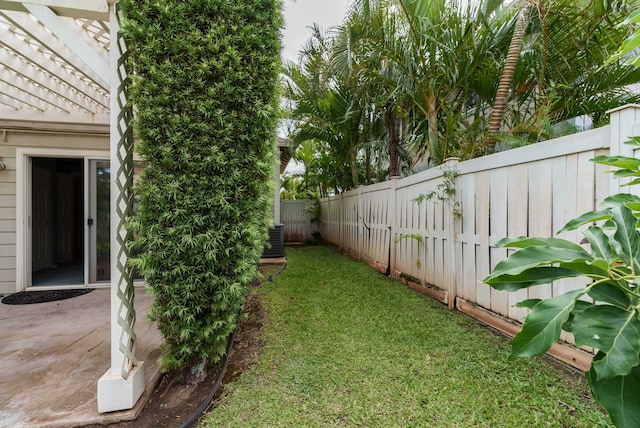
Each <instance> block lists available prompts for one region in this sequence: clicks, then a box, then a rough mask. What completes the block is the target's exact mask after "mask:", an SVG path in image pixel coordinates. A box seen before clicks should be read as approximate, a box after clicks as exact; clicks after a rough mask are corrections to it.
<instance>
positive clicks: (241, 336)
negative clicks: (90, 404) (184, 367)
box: [85, 296, 265, 428]
mask: <svg viewBox="0 0 640 428" xmlns="http://www.w3.org/2000/svg"><path fill="white" fill-rule="evenodd" d="M264 315H265V314H264V311H263V309H262V306H261V305H260V300H259V298H258V297H255V296H249V297H248V298H247V303H246V305H245V309H244V314H243V318H242V320H241V322H240V325H239V327H238V332H237V334H236V337H235V341H234V343H233V348H232V350H231V355H230V357H229V363H228V366H227V370H226V373H225V376H224V379H223V382H222V385H221V387H220V389H219V390H218V393H217V395H216V397H215V398H214V402H213V404H212V405H215V399H217V398H218V396H219V395H220V394H221V393H222V392H223V391H224V388H225V385H227V384H229V383H230V382H233V381H234V380H235V379H237V378H238V376H240V375H241V374H242V372H244V371H245V370H247V369H248V368H249V367H250V366H251V365H253V363H254V362H255V361H256V359H257V356H258V352H259V351H260V349H261V348H262V345H263V344H262V342H261V339H260V330H261V329H262V326H263V325H264ZM218 370H219V368H218V367H211V368H210V369H209V370H208V376H207V378H206V379H205V380H204V381H203V382H200V383H199V384H197V385H185V384H182V383H180V381H179V380H178V379H177V377H176V375H172V374H165V375H163V377H162V379H161V381H160V383H159V384H158V386H157V387H156V389H155V391H154V392H153V394H152V396H151V398H150V399H149V402H148V403H147V405H146V406H145V408H144V410H143V411H142V413H141V414H140V416H139V417H138V418H137V419H136V420H135V421H130V422H119V423H117V424H112V425H108V426H109V428H134V427H135V428H143V427H144V428H146V427H149V428H151V427H153V428H162V427H166V428H175V427H178V426H180V425H181V424H183V423H184V422H185V421H186V420H187V419H189V418H190V417H191V415H192V414H193V413H194V412H195V410H196V409H197V408H198V406H200V404H201V403H202V402H203V401H204V400H205V399H206V398H207V396H208V395H209V393H210V392H211V390H212V388H213V386H214V383H215V381H216V378H217V376H218ZM205 414H206V412H205ZM100 426H101V425H90V426H87V427H85V428H99V427H100ZM194 426H195V424H194Z"/></svg>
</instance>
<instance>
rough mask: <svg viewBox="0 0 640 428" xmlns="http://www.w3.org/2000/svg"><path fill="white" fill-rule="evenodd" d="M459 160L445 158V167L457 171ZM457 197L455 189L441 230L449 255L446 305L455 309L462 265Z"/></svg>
mask: <svg viewBox="0 0 640 428" xmlns="http://www.w3.org/2000/svg"><path fill="white" fill-rule="evenodd" d="M459 161H460V159H458V158H448V159H445V161H444V165H445V168H446V169H447V170H450V171H457V170H458V163H459ZM443 178H444V177H443ZM459 187H460V179H459V178H458V177H456V179H455V189H459ZM459 197H460V196H459V192H458V191H456V193H455V194H454V195H453V198H454V200H453V201H451V203H450V204H449V205H448V207H449V209H447V208H446V206H445V207H444V216H445V218H444V227H445V230H444V231H443V232H444V233H443V237H444V239H446V246H447V254H448V255H449V260H445V262H444V265H445V266H444V277H445V278H444V280H445V286H446V287H447V295H448V300H449V301H448V305H449V308H451V309H455V307H456V297H458V283H457V277H458V274H457V266H462V261H461V260H462V245H460V243H456V241H457V240H458V239H457V238H458V235H459V234H460V227H461V223H460V218H459V216H456V213H455V207H456V205H455V204H456V202H457V201H458V200H459V199H458V198H459ZM471 208H472V207H471ZM464 209H465V207H462V210H464Z"/></svg>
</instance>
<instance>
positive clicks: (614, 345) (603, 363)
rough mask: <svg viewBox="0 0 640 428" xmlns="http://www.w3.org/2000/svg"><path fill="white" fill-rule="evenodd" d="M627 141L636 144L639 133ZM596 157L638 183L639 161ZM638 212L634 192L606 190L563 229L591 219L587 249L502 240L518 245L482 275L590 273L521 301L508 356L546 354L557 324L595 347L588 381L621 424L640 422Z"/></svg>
mask: <svg viewBox="0 0 640 428" xmlns="http://www.w3.org/2000/svg"><path fill="white" fill-rule="evenodd" d="M628 144H631V145H633V146H636V147H640V138H637V137H636V138H633V139H632V140H631V141H629V142H628ZM593 161H594V162H597V163H601V164H605V165H610V166H613V167H616V168H619V170H617V171H616V172H615V173H614V176H616V177H629V178H632V181H631V182H630V183H629V184H630V185H631V184H640V159H635V158H629V157H624V156H599V157H597V158H595V159H593ZM639 218H640V197H639V196H636V195H633V194H626V193H624V194H616V195H613V196H610V197H608V198H606V199H605V200H604V208H603V209H601V210H597V211H591V212H588V213H585V214H583V215H581V216H580V217H578V218H576V219H574V220H572V221H570V222H569V223H567V225H566V226H565V227H564V228H563V230H562V231H564V230H575V229H577V228H579V227H581V226H586V225H589V226H588V227H587V228H586V229H584V231H583V234H584V236H585V238H586V241H587V242H588V244H589V246H590V250H587V249H585V248H583V247H582V246H581V245H578V244H576V243H573V242H570V241H567V240H564V239H558V238H516V239H509V238H507V239H503V240H502V241H500V242H499V243H498V245H499V246H502V247H508V248H517V249H518V251H516V252H515V253H513V254H512V255H511V256H509V257H508V258H507V259H505V260H503V261H501V262H500V263H498V265H497V266H496V268H495V269H494V271H493V272H492V273H491V275H489V276H488V277H487V278H485V280H484V281H485V282H486V283H487V284H489V285H490V286H491V287H493V288H496V289H498V290H507V291H517V290H521V289H524V288H527V287H531V286H534V285H539V284H549V283H551V282H553V281H555V280H558V279H561V278H568V277H578V276H585V277H587V278H589V279H591V282H590V283H589V284H588V285H587V286H585V287H584V288H582V289H578V290H573V291H569V292H567V293H565V294H562V295H559V296H555V297H552V298H549V299H545V300H540V299H531V300H526V301H523V302H520V303H519V304H518V306H520V307H527V308H529V309H531V312H530V313H529V315H528V316H527V318H526V319H525V322H524V325H523V326H522V330H521V331H520V333H518V334H517V335H516V337H515V338H514V340H513V345H512V353H511V355H512V356H514V357H515V356H524V357H531V356H536V355H541V354H544V353H545V352H547V351H548V350H549V348H550V347H551V345H552V344H553V343H555V342H557V341H558V338H559V336H560V331H561V330H565V331H568V332H571V333H573V335H574V337H575V342H576V345H578V346H590V347H593V348H595V349H596V350H597V353H596V355H595V357H594V359H593V363H592V365H591V369H590V370H589V372H587V373H586V377H587V382H588V383H589V385H590V387H591V390H592V392H593V394H594V396H595V398H596V400H597V401H598V402H599V403H600V404H601V405H602V406H603V407H604V408H605V409H606V410H607V411H608V412H609V415H610V416H611V419H612V421H613V423H614V424H615V425H616V426H618V427H638V426H640V229H639V223H638V219H639ZM597 221H599V222H600V223H599V224H597V225H596V224H594V222H597ZM562 231H560V232H562Z"/></svg>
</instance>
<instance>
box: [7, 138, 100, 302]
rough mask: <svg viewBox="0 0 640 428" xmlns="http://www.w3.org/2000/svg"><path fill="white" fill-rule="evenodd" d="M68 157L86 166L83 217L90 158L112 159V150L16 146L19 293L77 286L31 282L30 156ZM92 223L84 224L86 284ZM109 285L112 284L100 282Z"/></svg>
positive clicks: (85, 207)
mask: <svg viewBox="0 0 640 428" xmlns="http://www.w3.org/2000/svg"><path fill="white" fill-rule="evenodd" d="M33 157H48V158H69V159H82V160H83V167H84V218H85V219H87V218H89V184H90V181H89V173H90V171H89V164H90V160H107V161H108V160H110V156H109V150H76V149H53V148H46V147H18V148H16V226H17V236H16V237H17V239H16V292H18V291H23V290H29V289H37V290H45V289H47V288H55V289H60V288H74V287H76V288H77V287H78V286H77V285H75V286H55V287H41V286H39V287H32V285H31V274H32V272H31V246H32V244H31V227H30V225H29V221H30V216H31V189H32V186H31V158H33ZM88 229H89V226H88V225H87V223H86V221H85V223H84V249H83V251H84V269H85V270H84V272H85V276H84V286H87V285H90V284H91V283H90V282H89V265H90V262H89V253H90V251H89V246H90V236H89V233H88ZM99 284H100V285H103V286H109V285H110V283H99Z"/></svg>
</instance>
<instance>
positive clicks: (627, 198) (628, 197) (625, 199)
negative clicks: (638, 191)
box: [602, 193, 640, 207]
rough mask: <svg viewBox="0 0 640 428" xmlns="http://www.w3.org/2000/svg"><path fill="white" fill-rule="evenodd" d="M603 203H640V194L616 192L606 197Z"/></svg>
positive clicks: (618, 204)
mask: <svg viewBox="0 0 640 428" xmlns="http://www.w3.org/2000/svg"><path fill="white" fill-rule="evenodd" d="M602 203H603V205H606V206H608V207H620V206H623V205H626V206H628V205H629V204H635V203H640V196H636V195H633V194H631V193H616V194H615V195H611V196H608V197H606V198H605V199H604V201H602Z"/></svg>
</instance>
